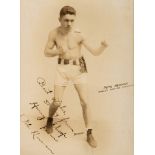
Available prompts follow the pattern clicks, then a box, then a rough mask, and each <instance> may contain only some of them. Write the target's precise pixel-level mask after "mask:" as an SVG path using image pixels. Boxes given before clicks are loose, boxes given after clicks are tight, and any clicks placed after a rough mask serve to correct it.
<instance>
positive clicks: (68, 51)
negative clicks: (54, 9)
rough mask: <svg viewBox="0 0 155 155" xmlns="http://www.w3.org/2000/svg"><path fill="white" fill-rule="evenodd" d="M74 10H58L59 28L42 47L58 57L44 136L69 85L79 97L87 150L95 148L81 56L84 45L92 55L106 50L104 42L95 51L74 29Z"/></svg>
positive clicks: (84, 69)
mask: <svg viewBox="0 0 155 155" xmlns="http://www.w3.org/2000/svg"><path fill="white" fill-rule="evenodd" d="M75 19H76V10H75V9H74V8H73V7H70V6H64V7H63V8H62V9H61V10H60V16H59V22H60V26H58V27H57V28H55V29H54V30H52V31H51V32H50V33H49V37H48V42H47V44H46V47H45V51H44V53H45V56H47V57H55V56H57V57H58V61H57V68H56V74H55V82H54V99H53V103H52V104H51V105H50V107H49V115H48V119H47V124H46V131H47V133H49V134H50V133H52V131H53V116H54V114H55V112H56V111H57V109H58V107H59V106H60V105H61V103H62V98H63V94H64V90H65V88H66V87H67V85H68V84H70V83H72V84H73V85H74V87H75V89H76V91H77V93H78V95H79V99H80V103H81V106H82V113H83V118H84V122H85V126H86V129H87V142H88V144H89V145H90V146H91V147H97V142H96V141H95V139H94V137H93V135H92V126H91V119H90V118H91V117H90V116H91V115H90V108H89V103H88V90H87V67H86V62H85V59H84V57H83V56H82V54H81V47H82V46H84V47H85V48H86V49H87V50H88V51H89V52H91V53H92V54H93V55H95V56H97V55H100V54H101V53H102V52H103V51H104V49H105V48H106V47H107V44H106V42H105V41H103V42H101V45H100V46H99V48H98V49H95V50H94V49H92V48H91V47H90V46H89V45H88V43H87V40H86V39H85V37H84V36H83V35H82V33H81V32H80V31H79V30H75V29H74V27H73V26H74V22H75Z"/></svg>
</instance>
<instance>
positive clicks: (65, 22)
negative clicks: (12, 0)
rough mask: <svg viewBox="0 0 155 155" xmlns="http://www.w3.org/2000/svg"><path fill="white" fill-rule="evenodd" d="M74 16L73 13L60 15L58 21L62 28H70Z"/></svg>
mask: <svg viewBox="0 0 155 155" xmlns="http://www.w3.org/2000/svg"><path fill="white" fill-rule="evenodd" d="M75 18H76V16H75V15H70V14H66V15H64V16H62V17H60V18H59V21H60V24H61V26H62V27H63V28H65V29H66V30H71V29H72V27H73V25H74V22H75Z"/></svg>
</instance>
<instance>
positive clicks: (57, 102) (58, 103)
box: [53, 98, 62, 108]
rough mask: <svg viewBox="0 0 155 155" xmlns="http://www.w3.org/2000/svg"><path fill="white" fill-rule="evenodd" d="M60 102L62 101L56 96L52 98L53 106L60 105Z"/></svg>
mask: <svg viewBox="0 0 155 155" xmlns="http://www.w3.org/2000/svg"><path fill="white" fill-rule="evenodd" d="M61 103H62V100H60V99H56V98H54V99H53V106H54V107H55V108H58V107H60V105H61Z"/></svg>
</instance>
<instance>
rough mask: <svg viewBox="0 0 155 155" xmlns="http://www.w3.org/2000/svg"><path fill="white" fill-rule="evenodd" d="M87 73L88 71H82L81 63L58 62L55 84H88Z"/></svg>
mask: <svg viewBox="0 0 155 155" xmlns="http://www.w3.org/2000/svg"><path fill="white" fill-rule="evenodd" d="M87 74H88V73H87V72H84V73H81V72H80V66H79V65H73V64H67V65H64V64H58V65H57V68H56V74H55V82H54V84H55V85H58V86H67V85H69V84H86V83H87Z"/></svg>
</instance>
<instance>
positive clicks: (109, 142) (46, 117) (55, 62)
mask: <svg viewBox="0 0 155 155" xmlns="http://www.w3.org/2000/svg"><path fill="white" fill-rule="evenodd" d="M20 2H21V104H20V131H21V133H20V137H21V139H20V144H21V146H20V147H21V148H20V149H21V155H34V154H37V155H45V154H46V155H52V154H54V155H114V154H115V155H132V154H133V104H134V103H133V97H134V96H133V86H134V80H133V59H134V58H133V53H134V51H133V1H132V0H109V1H108V0H97V1H95V0H90V1H89V0H21V1H20Z"/></svg>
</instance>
